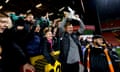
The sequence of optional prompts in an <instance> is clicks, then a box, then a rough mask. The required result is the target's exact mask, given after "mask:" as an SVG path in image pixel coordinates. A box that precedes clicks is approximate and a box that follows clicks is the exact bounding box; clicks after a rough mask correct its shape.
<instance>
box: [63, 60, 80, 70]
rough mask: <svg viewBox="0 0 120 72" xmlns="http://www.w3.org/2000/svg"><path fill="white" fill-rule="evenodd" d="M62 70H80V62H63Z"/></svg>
mask: <svg viewBox="0 0 120 72" xmlns="http://www.w3.org/2000/svg"><path fill="white" fill-rule="evenodd" d="M62 72H79V62H76V63H73V64H62Z"/></svg>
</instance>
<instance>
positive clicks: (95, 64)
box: [84, 46, 119, 72]
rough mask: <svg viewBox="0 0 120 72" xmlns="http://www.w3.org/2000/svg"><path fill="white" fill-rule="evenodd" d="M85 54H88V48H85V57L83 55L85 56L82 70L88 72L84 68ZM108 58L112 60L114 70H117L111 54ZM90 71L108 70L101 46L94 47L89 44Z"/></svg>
mask: <svg viewBox="0 0 120 72" xmlns="http://www.w3.org/2000/svg"><path fill="white" fill-rule="evenodd" d="M87 54H88V49H87V50H86V52H85V57H84V58H85V59H84V65H85V71H84V72H88V71H87V69H86V68H87ZM109 55H110V54H109ZM110 58H111V60H112V64H113V67H114V70H115V72H119V68H118V65H117V64H116V62H115V60H114V58H113V56H112V55H110ZM90 72H110V71H109V67H108V62H107V59H106V56H105V54H104V49H103V48H94V47H92V46H90Z"/></svg>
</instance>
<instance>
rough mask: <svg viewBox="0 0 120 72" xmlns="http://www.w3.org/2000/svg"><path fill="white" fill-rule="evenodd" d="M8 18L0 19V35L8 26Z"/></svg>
mask: <svg viewBox="0 0 120 72" xmlns="http://www.w3.org/2000/svg"><path fill="white" fill-rule="evenodd" d="M9 19H10V18H9V17H0V33H3V32H4V30H5V29H7V28H8V25H9Z"/></svg>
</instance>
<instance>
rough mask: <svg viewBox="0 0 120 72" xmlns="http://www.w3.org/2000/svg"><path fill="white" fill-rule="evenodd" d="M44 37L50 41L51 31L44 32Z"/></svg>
mask: <svg viewBox="0 0 120 72" xmlns="http://www.w3.org/2000/svg"><path fill="white" fill-rule="evenodd" d="M45 37H46V38H47V39H48V40H51V39H52V38H53V35H52V32H51V31H48V32H46V34H45Z"/></svg>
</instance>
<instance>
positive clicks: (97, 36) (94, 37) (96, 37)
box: [92, 35, 103, 40]
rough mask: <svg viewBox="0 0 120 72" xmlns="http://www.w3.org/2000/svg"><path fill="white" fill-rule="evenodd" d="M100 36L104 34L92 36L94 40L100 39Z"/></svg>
mask: <svg viewBox="0 0 120 72" xmlns="http://www.w3.org/2000/svg"><path fill="white" fill-rule="evenodd" d="M98 38H103V36H102V35H94V36H93V37H92V40H94V39H98Z"/></svg>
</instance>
